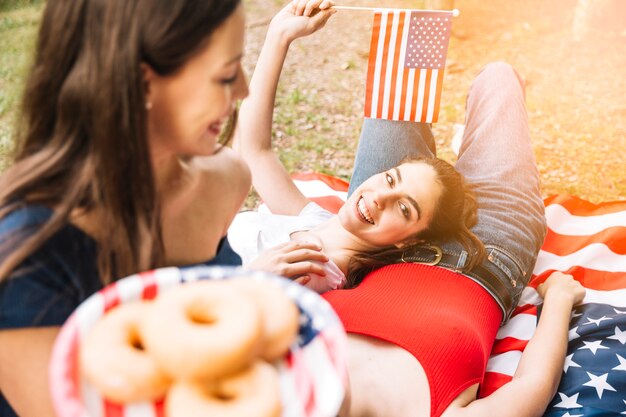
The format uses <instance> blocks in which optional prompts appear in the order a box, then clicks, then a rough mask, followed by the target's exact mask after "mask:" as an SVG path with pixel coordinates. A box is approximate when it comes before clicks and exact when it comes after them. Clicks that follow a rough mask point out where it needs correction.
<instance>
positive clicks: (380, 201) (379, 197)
mask: <svg viewBox="0 0 626 417" xmlns="http://www.w3.org/2000/svg"><path fill="white" fill-rule="evenodd" d="M392 197H393V196H392V193H391V192H390V191H387V190H385V191H376V192H374V193H372V201H373V202H374V204H375V205H376V207H378V209H379V210H382V209H384V208H385V205H387V203H388V202H389V199H390V198H392Z"/></svg>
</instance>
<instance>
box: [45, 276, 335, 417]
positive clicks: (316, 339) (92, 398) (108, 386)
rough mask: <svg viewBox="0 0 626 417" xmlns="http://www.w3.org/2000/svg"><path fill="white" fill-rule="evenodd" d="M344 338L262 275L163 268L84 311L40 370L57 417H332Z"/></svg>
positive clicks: (295, 290) (328, 313)
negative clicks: (45, 375)
mask: <svg viewBox="0 0 626 417" xmlns="http://www.w3.org/2000/svg"><path fill="white" fill-rule="evenodd" d="M346 367H347V363H346V337H345V332H344V329H343V327H342V325H341V323H340V321H339V319H338V318H337V316H336V315H335V313H334V312H333V310H332V308H331V307H330V306H329V305H328V304H327V303H326V301H324V300H323V299H322V298H321V297H320V296H319V295H318V294H317V293H315V292H313V291H311V290H308V289H307V288H305V287H302V286H300V285H299V284H296V283H293V282H291V281H289V280H287V279H284V278H281V277H277V276H274V275H271V274H267V273H264V272H251V271H244V270H242V269H238V268H229V267H204V266H197V267H189V268H163V269H157V270H153V271H148V272H145V273H141V274H137V275H133V276H131V277H127V278H124V279H121V280H119V281H117V282H115V283H113V284H111V285H109V286H107V287H106V288H104V289H103V290H101V291H99V292H97V293H96V294H94V295H92V296H91V297H89V298H88V299H87V300H85V301H84V302H83V303H82V304H81V305H80V306H79V307H78V308H77V309H76V310H75V311H74V313H73V314H72V315H71V316H70V317H69V319H68V320H67V321H66V323H65V324H64V325H63V327H62V328H61V331H60V333H59V336H58V337H57V340H56V342H55V345H54V348H53V352H52V359H51V362H50V387H51V390H52V392H51V394H52V400H53V404H54V408H55V411H56V413H57V415H58V416H60V417H96V416H97V417H114V416H126V417H133V416H136V417H157V416H159V417H161V416H164V417H183V416H184V417H194V416H232V417H239V416H240V417H255V416H259V417H266V416H267V417H270V416H271V417H298V416H303V417H304V416H320V417H322V416H329V417H330V416H333V417H334V416H336V415H337V413H338V411H339V408H340V406H341V403H342V402H343V399H344V395H345V390H346V387H347V374H346Z"/></svg>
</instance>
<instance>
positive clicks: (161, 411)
mask: <svg viewBox="0 0 626 417" xmlns="http://www.w3.org/2000/svg"><path fill="white" fill-rule="evenodd" d="M154 413H155V414H156V417H165V401H164V400H158V401H157V402H155V403H154Z"/></svg>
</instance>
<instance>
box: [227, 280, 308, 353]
mask: <svg viewBox="0 0 626 417" xmlns="http://www.w3.org/2000/svg"><path fill="white" fill-rule="evenodd" d="M232 282H233V284H235V285H236V286H237V287H239V288H241V290H242V291H245V292H247V293H248V294H250V295H251V296H252V297H253V299H254V301H255V302H256V303H257V306H258V307H259V310H260V312H261V323H262V326H263V346H262V347H261V349H262V350H261V357H262V358H263V359H265V360H267V361H270V362H271V361H274V360H276V359H278V358H280V357H282V356H284V355H285V353H287V350H288V349H289V346H290V345H291V344H292V343H293V341H294V340H295V338H296V335H297V334H298V329H299V326H300V323H299V319H300V313H299V311H298V308H297V307H296V305H295V304H294V303H293V301H291V299H290V298H289V297H287V295H286V294H285V292H284V290H283V289H282V288H280V286H279V285H278V284H276V283H274V282H271V281H257V280H253V279H248V278H235V279H232Z"/></svg>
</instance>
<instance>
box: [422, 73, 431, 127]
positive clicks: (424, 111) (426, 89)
mask: <svg viewBox="0 0 626 417" xmlns="http://www.w3.org/2000/svg"><path fill="white" fill-rule="evenodd" d="M432 74H433V73H432V71H431V70H426V82H425V83H424V100H422V103H423V105H422V117H421V119H420V121H421V122H424V123H425V122H427V121H428V119H427V115H428V97H429V96H430V79H431V77H432Z"/></svg>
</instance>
